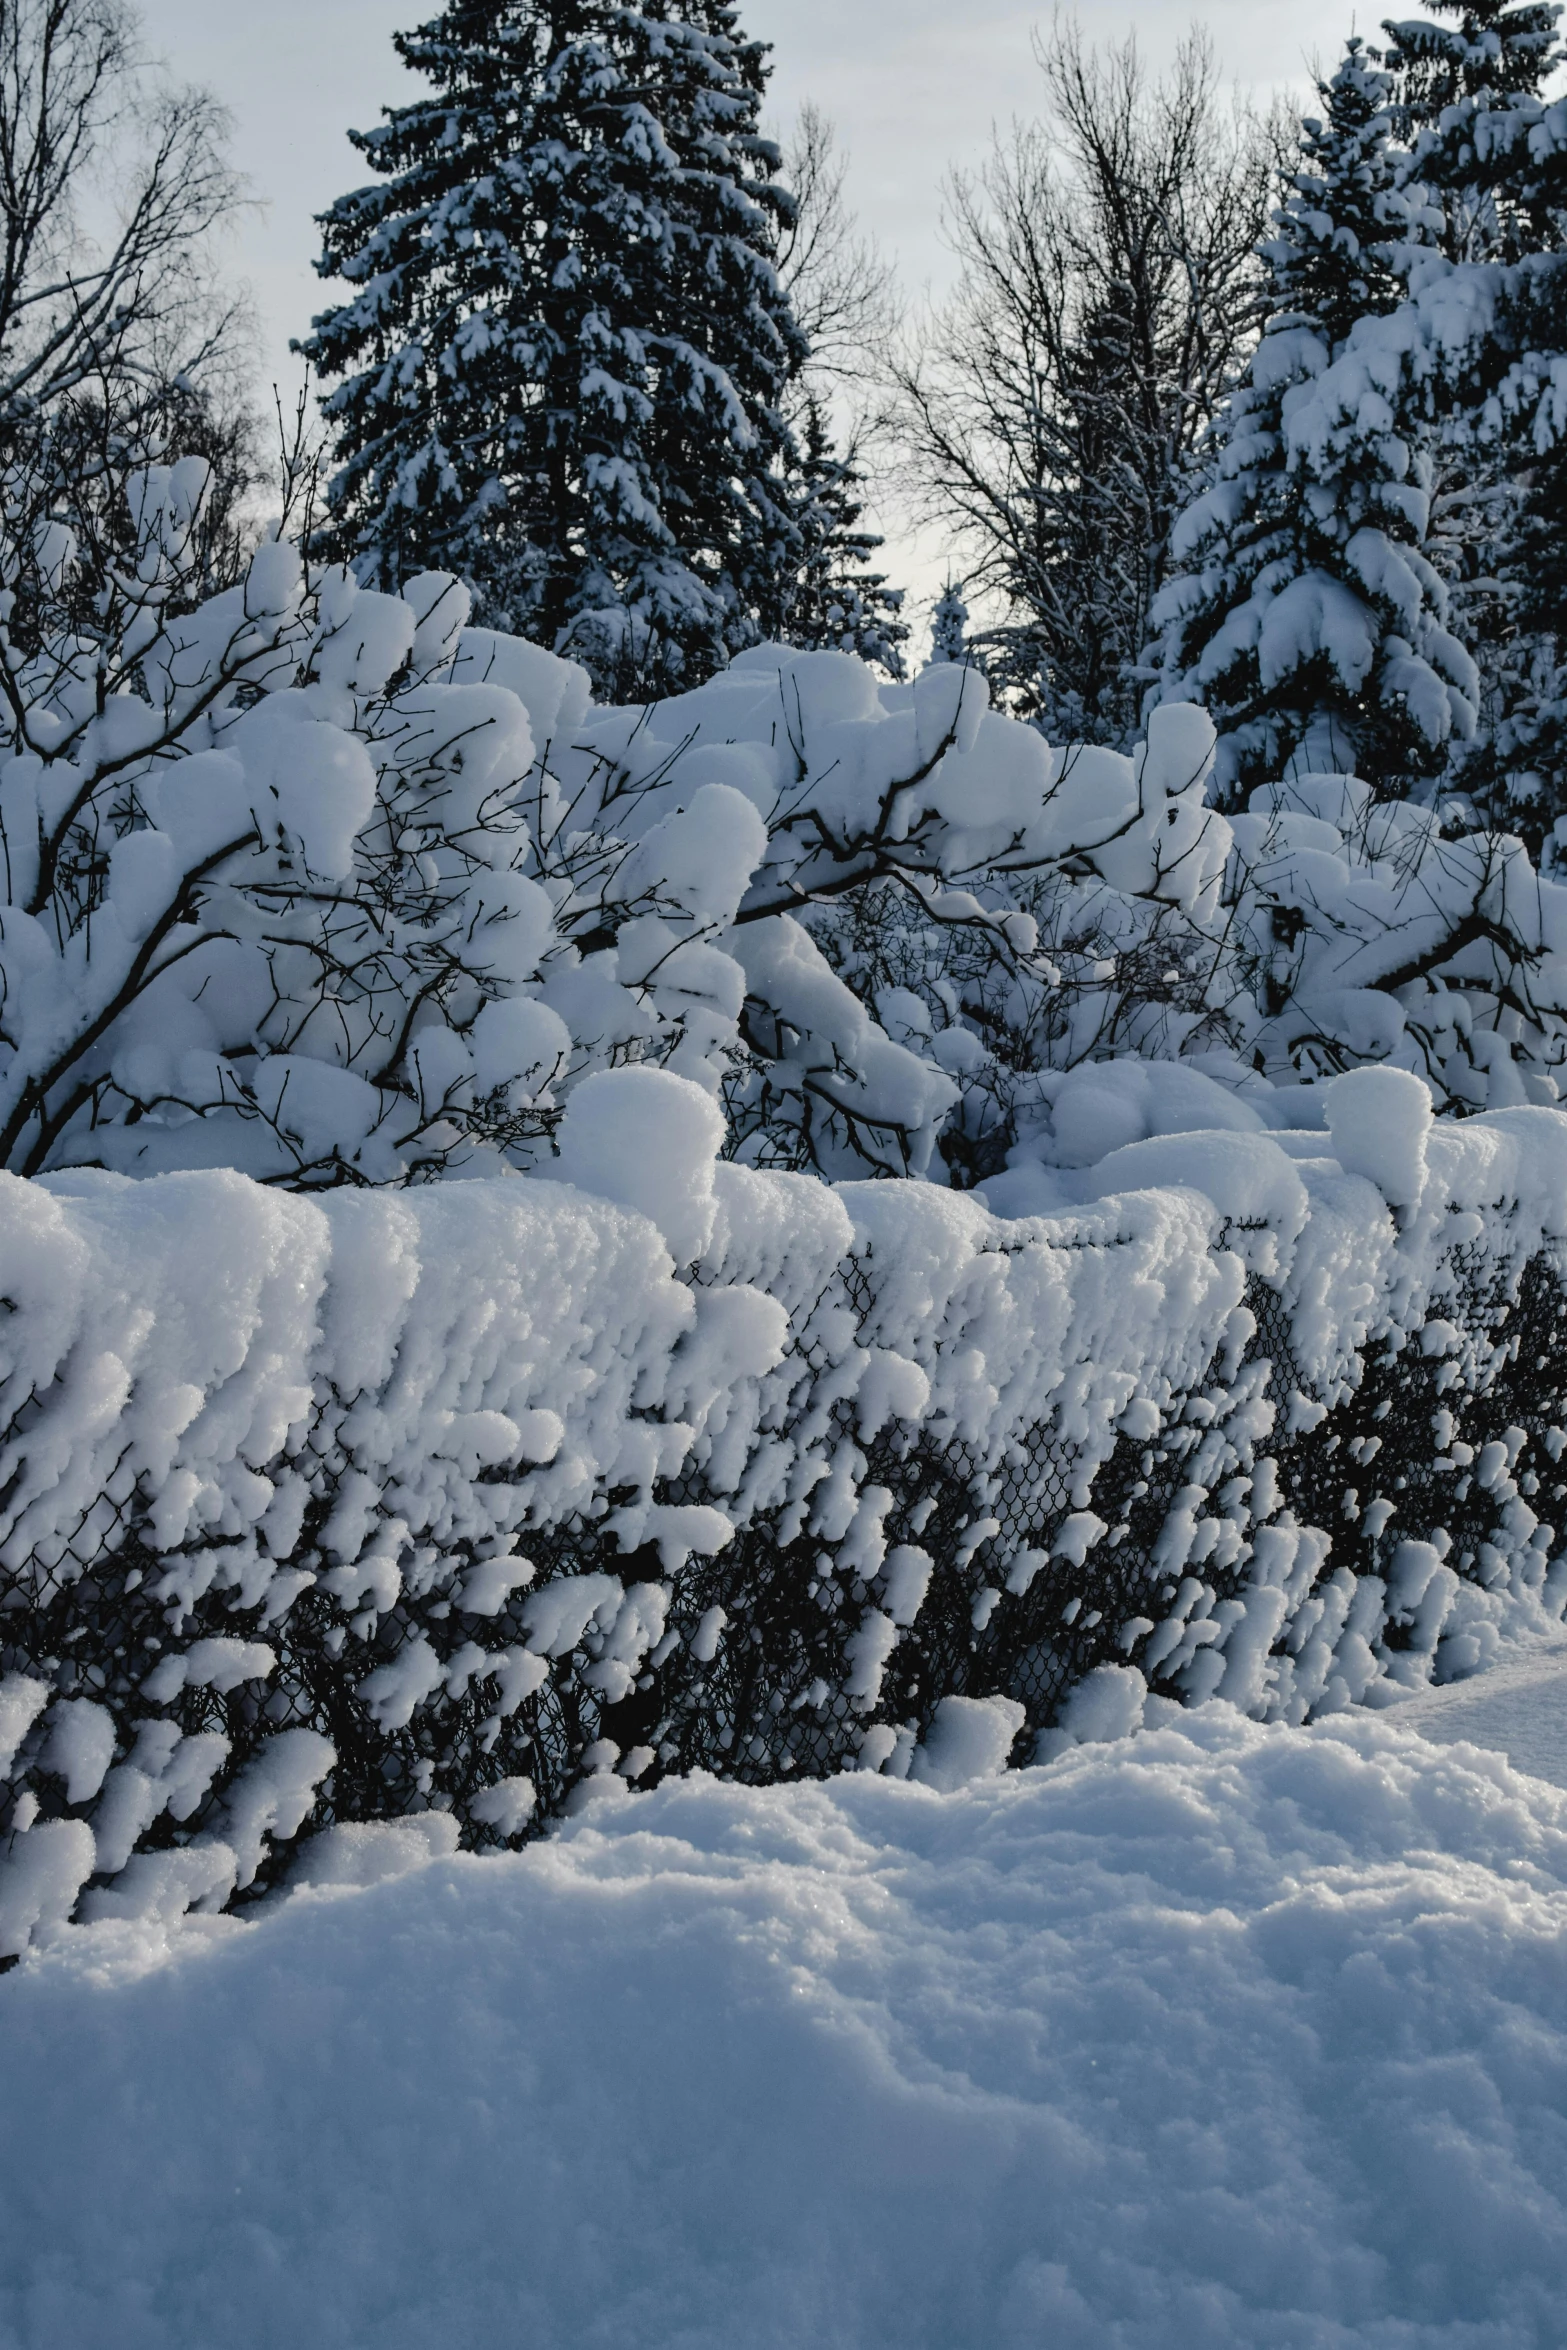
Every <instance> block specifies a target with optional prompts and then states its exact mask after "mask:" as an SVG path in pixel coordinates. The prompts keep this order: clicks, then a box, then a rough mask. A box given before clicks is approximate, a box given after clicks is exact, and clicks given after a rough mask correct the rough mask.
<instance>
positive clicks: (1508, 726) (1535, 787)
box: [1386, 0, 1567, 850]
mask: <svg viewBox="0 0 1567 2350" xmlns="http://www.w3.org/2000/svg"><path fill="white" fill-rule="evenodd" d="M1437 6H1438V7H1439V9H1441V12H1442V13H1443V14H1444V15H1445V16H1448V17H1453V18H1456V19H1457V22H1456V23H1451V24H1436V23H1431V22H1429V21H1425V20H1416V21H1411V22H1406V23H1399V24H1390V25H1388V26H1387V28H1386V30H1387V32H1388V34H1389V35H1390V46H1389V49H1388V52H1387V64H1388V66H1389V69H1390V71H1391V72H1392V73H1393V74H1394V75H1395V78H1396V88H1397V113H1398V118H1399V121H1400V123H1401V125H1402V126H1403V129H1404V132H1405V136H1406V137H1407V139H1408V141H1409V147H1410V154H1409V161H1408V165H1407V171H1408V175H1409V177H1410V178H1411V179H1415V178H1418V179H1419V180H1420V181H1421V182H1423V183H1424V184H1425V185H1426V186H1427V187H1428V188H1430V189H1431V190H1432V191H1433V192H1434V193H1435V194H1437V195H1438V196H1440V198H1441V201H1442V206H1443V225H1442V238H1441V241H1442V247H1443V251H1444V253H1445V255H1446V257H1447V258H1448V260H1449V261H1450V263H1451V264H1452V265H1453V266H1454V267H1456V268H1462V267H1464V266H1465V265H1468V264H1474V263H1480V264H1485V265H1488V266H1490V267H1491V268H1493V269H1494V268H1497V267H1500V268H1501V269H1502V270H1503V271H1504V272H1505V273H1506V275H1505V277H1504V281H1503V282H1504V284H1505V285H1507V286H1508V287H1509V294H1508V296H1507V297H1506V298H1504V300H1503V302H1502V304H1501V305H1500V307H1499V314H1498V318H1497V331H1495V332H1494V333H1493V334H1492V335H1491V336H1490V337H1489V338H1488V344H1487V347H1486V348H1484V349H1482V350H1479V351H1476V352H1474V353H1471V354H1467V355H1466V358H1467V360H1468V362H1469V364H1466V365H1465V367H1464V368H1463V369H1462V370H1461V371H1460V373H1459V375H1458V379H1457V382H1456V385H1455V386H1454V387H1452V388H1450V389H1449V391H1448V398H1447V413H1446V415H1445V418H1444V429H1443V440H1444V444H1445V445H1444V451H1443V459H1444V472H1445V474H1446V477H1447V479H1446V480H1445V481H1444V482H1443V483H1442V484H1441V485H1440V488H1441V490H1442V491H1444V492H1445V493H1446V494H1445V495H1439V497H1438V500H1437V525H1436V529H1437V538H1436V544H1435V546H1434V549H1433V551H1434V553H1435V554H1436V557H1437V560H1438V561H1439V563H1440V564H1441V566H1442V568H1443V570H1444V572H1445V573H1446V574H1447V576H1448V578H1449V580H1450V582H1451V588H1452V602H1453V612H1454V625H1455V628H1456V629H1457V630H1458V631H1459V633H1460V634H1461V635H1462V636H1463V638H1464V641H1465V643H1466V644H1467V645H1468V647H1469V649H1470V650H1471V651H1472V652H1473V654H1474V655H1475V657H1476V659H1477V661H1478V663H1479V667H1480V672H1481V725H1480V729H1479V733H1478V737H1477V740H1476V742H1475V745H1474V747H1473V749H1472V750H1471V751H1469V752H1468V753H1467V755H1465V756H1463V757H1462V758H1460V759H1459V760H1458V761H1456V762H1455V780H1456V781H1457V782H1458V783H1460V784H1461V785H1462V786H1463V787H1464V789H1465V790H1466V791H1467V792H1468V793H1469V794H1470V796H1471V797H1472V799H1473V800H1474V801H1475V802H1476V804H1477V805H1478V806H1479V808H1480V809H1481V810H1482V811H1483V812H1484V813H1485V814H1486V815H1487V816H1488V817H1489V818H1491V819H1492V820H1494V821H1497V822H1501V823H1503V824H1505V825H1506V827H1507V828H1508V829H1509V830H1512V831H1518V832H1521V833H1522V834H1523V835H1524V837H1525V838H1526V839H1527V840H1528V841H1529V843H1530V846H1531V848H1534V849H1536V850H1538V848H1539V847H1540V845H1541V843H1542V840H1543V837H1544V835H1545V834H1546V833H1548V832H1549V830H1550V827H1551V824H1552V822H1553V820H1554V818H1555V817H1556V816H1558V815H1560V814H1561V813H1562V812H1563V811H1564V810H1567V670H1564V669H1563V666H1562V661H1561V650H1562V647H1563V645H1564V643H1567V628H1564V618H1567V600H1564V599H1567V566H1564V564H1563V560H1562V556H1561V552H1560V543H1561V517H1562V513H1563V503H1562V501H1563V496H1564V493H1567V462H1564V460H1563V457H1562V455H1561V454H1560V452H1559V451H1552V450H1551V449H1550V447H1549V441H1548V436H1547V435H1546V434H1541V433H1538V432H1537V431H1536V429H1535V427H1536V424H1537V422H1538V419H1537V418H1536V417H1535V416H1534V415H1533V414H1532V413H1530V409H1529V403H1528V401H1527V399H1525V400H1523V401H1519V400H1517V399H1516V398H1512V399H1510V398H1507V397H1506V396H1505V376H1506V371H1507V369H1508V366H1509V363H1510V361H1512V360H1514V359H1515V358H1516V357H1517V355H1518V351H1519V347H1520V346H1522V347H1523V348H1524V349H1525V350H1527V349H1528V348H1529V346H1531V345H1532V346H1533V347H1534V349H1535V350H1541V349H1542V348H1543V350H1544V351H1545V352H1549V351H1550V350H1552V349H1553V348H1554V349H1555V350H1556V351H1561V350H1562V349H1563V347H1564V346H1567V275H1564V274H1563V269H1564V265H1563V263H1562V261H1560V260H1557V261H1555V262H1553V261H1552V260H1551V259H1550V258H1549V257H1550V256H1552V255H1557V256H1560V255H1561V254H1562V249H1563V246H1564V244H1567V218H1564V199H1567V185H1564V177H1563V172H1562V166H1561V161H1560V155H1559V134H1557V135H1555V136H1553V135H1552V131H1551V118H1550V116H1549V115H1548V114H1547V111H1546V108H1545V105H1544V102H1543V100H1542V96H1541V92H1542V90H1543V87H1544V84H1545V82H1546V80H1547V78H1548V76H1549V75H1550V73H1551V71H1552V69H1553V67H1554V65H1555V64H1556V63H1557V61H1558V59H1559V56H1560V50H1559V48H1558V44H1557V39H1556V23H1557V19H1558V17H1559V16H1560V13H1561V12H1560V9H1559V8H1557V7H1556V6H1555V5H1553V4H1548V0H1523V5H1520V6H1510V5H1507V4H1506V0H1470V4H1469V5H1459V4H1458V0H1437ZM1542 263H1543V266H1542ZM1534 365H1535V368H1536V369H1538V366H1539V363H1538V362H1535V363H1534ZM1525 372H1526V373H1527V372H1529V368H1528V363H1526V370H1525ZM1499 389H1502V390H1503V392H1504V397H1503V399H1502V400H1501V402H1500V403H1498V402H1497V401H1496V399H1495V394H1496V393H1497V391H1498V390H1499ZM1498 415H1500V416H1501V417H1502V419H1503V421H1504V425H1505V424H1509V423H1510V424H1511V426H1512V429H1511V430H1508V429H1504V430H1502V431H1501V432H1498V430H1497V420H1498Z"/></svg>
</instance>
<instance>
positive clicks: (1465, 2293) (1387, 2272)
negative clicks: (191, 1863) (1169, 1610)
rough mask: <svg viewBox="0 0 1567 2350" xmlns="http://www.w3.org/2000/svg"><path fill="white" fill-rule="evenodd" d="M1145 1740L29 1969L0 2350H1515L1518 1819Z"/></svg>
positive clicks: (93, 1951) (1544, 2216)
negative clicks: (844, 2349)
mask: <svg viewBox="0 0 1567 2350" xmlns="http://www.w3.org/2000/svg"><path fill="white" fill-rule="evenodd" d="M1171 1712H1172V1709H1169V1708H1165V1709H1163V1711H1162V1713H1161V1715H1160V1722H1159V1726H1158V1727H1156V1728H1151V1729H1149V1730H1145V1731H1144V1732H1143V1733H1142V1734H1141V1735H1139V1736H1138V1737H1136V1738H1133V1739H1130V1740H1122V1741H1120V1742H1119V1743H1112V1744H1108V1745H1106V1744H1098V1745H1092V1746H1084V1747H1080V1748H1078V1749H1076V1750H1075V1751H1074V1752H1073V1753H1072V1754H1071V1755H1069V1756H1068V1757H1067V1758H1065V1759H1064V1760H1063V1761H1061V1762H1058V1763H1056V1764H1054V1765H1052V1766H1051V1767H1050V1768H1049V1769H1047V1770H1030V1771H1022V1772H1012V1773H1009V1774H1007V1775H1005V1776H1003V1777H989V1778H983V1779H981V1780H979V1781H977V1782H975V1783H973V1784H971V1785H969V1786H966V1787H964V1788H963V1789H962V1790H961V1791H959V1792H958V1793H955V1794H948V1795H942V1794H939V1793H937V1792H935V1791H934V1790H932V1789H931V1788H929V1787H926V1786H920V1785H900V1784H896V1783H893V1782H889V1781H887V1780H886V1779H879V1778H875V1777H867V1776H865V1775H863V1774H860V1775H854V1776H851V1777H848V1778H840V1779H836V1780H833V1781H831V1782H828V1783H826V1784H820V1785H814V1786H800V1787H794V1788H788V1789H783V1788H773V1789H766V1790H758V1789H749V1788H742V1787H736V1786H724V1785H720V1784H718V1783H716V1782H713V1781H711V1780H700V1779H699V1780H696V1781H691V1782H685V1783H679V1784H672V1785H669V1786H666V1787H665V1788H663V1789H661V1790H659V1791H658V1792H656V1793H654V1794H652V1795H625V1794H622V1795H620V1796H619V1797H618V1798H617V1797H616V1796H615V1795H614V1794H613V1793H612V1792H611V1793H606V1794H604V1795H602V1796H601V1797H600V1798H599V1799H598V1800H596V1801H595V1802H593V1803H592V1804H591V1805H590V1806H589V1807H588V1809H587V1810H586V1812H585V1813H584V1814H583V1815H582V1816H581V1817H580V1818H578V1819H577V1820H575V1821H574V1822H572V1823H570V1824H569V1825H568V1826H567V1827H566V1829H565V1830H564V1831H563V1832H562V1833H561V1834H560V1835H559V1836H557V1837H553V1838H551V1839H549V1840H547V1841H546V1842H544V1843H541V1844H536V1845H534V1846H532V1847H531V1848H530V1849H529V1850H528V1851H526V1852H525V1853H522V1854H519V1855H516V1856H502V1857H500V1858H491V1859H475V1858H467V1857H463V1856H458V1857H456V1858H451V1859H444V1858H440V1857H436V1858H435V1859H434V1860H433V1861H431V1860H428V1859H427V1865H425V1866H424V1867H423V1868H422V1869H420V1870H418V1871H417V1873H414V1874H405V1875H403V1876H402V1878H401V1880H400V1881H399V1882H396V1883H385V1882H382V1883H379V1884H376V1883H374V1882H373V1880H374V1878H375V1877H376V1876H378V1875H380V1874H381V1873H382V1871H381V1867H380V1862H379V1859H378V1860H377V1862H376V1865H375V1866H374V1867H373V1868H366V1869H362V1870H360V1871H358V1872H357V1873H350V1874H348V1875H346V1876H345V1875H344V1873H343V1872H342V1871H341V1870H334V1871H333V1872H332V1878H331V1880H330V1883H331V1889H322V1890H319V1891H309V1892H301V1893H295V1894H291V1895H288V1896H285V1897H284V1898H283V1899H282V1900H281V1902H280V1903H279V1904H278V1905H277V1906H275V1907H273V1908H272V1909H271V1910H270V1911H268V1912H263V1913H262V1914H261V1915H260V1916H259V1917H258V1918H257V1920H256V1922H254V1923H244V1924H242V1923H236V1922H233V1921H229V1920H222V1919H215V1920H206V1921H199V1920H198V1921H196V1922H195V1923H194V1924H193V1925H188V1926H186V1927H185V1928H183V1929H181V1930H179V1931H178V1932H177V1933H175V1934H174V1935H173V1936H172V1937H171V1936H170V1934H169V1932H168V1930H167V1929H165V1928H163V1927H160V1926H157V1925H151V1924H148V1925H128V1924H125V1923H123V1922H117V1923H107V1922H106V1923H104V1924H101V1925H98V1926H95V1927H91V1928H88V1929H80V1928H75V1929H70V1930H69V1931H68V1932H67V1933H66V1934H65V1935H64V1936H63V1937H62V1938H60V1939H58V1940H57V1941H56V1942H55V1943H54V1944H53V1945H52V1946H51V1948H50V1949H49V1950H48V1951H47V1952H43V1953H39V1954H38V1955H37V1956H35V1957H34V1958H32V1959H30V1960H28V1961H27V1962H26V1963H25V1964H24V1967H23V1968H22V1970H21V1971H20V1972H18V1973H15V1974H13V1975H12V1976H11V1977H9V1978H8V1979H7V1980H6V1981H5V1982H4V1983H3V1984H0V2070H3V2073H4V2078H5V2081H6V2088H7V2103H8V2107H9V2110H10V2111H11V2112H12V2113H13V2114H17V2113H25V2114H26V2115H27V2116H28V2126H27V2128H26V2130H25V2131H23V2130H19V2129H13V2130H10V2131H8V2132H6V2133H5V2135H4V2137H3V2139H0V2342H4V2343H5V2344H6V2345H7V2350H12V2346H14V2350H67V2346H69V2350H206V2345H208V2344H210V2343H213V2342H216V2341H225V2342H234V2343H237V2344H246V2345H249V2344H255V2345H258V2346H259V2345H260V2344H262V2343H271V2342H277V2341H284V2340H293V2339H297V2340H301V2341H308V2342H310V2343H311V2344H312V2345H319V2346H320V2350H337V2346H341V2350H350V2346H353V2350H358V2346H359V2345H361V2344H363V2343H366V2342H369V2341H375V2342H376V2343H378V2344H383V2345H385V2346H386V2350H400V2346H402V2345H407V2346H408V2350H414V2346H416V2345H417V2350H426V2345H428V2344H430V2343H432V2342H436V2341H440V2342H451V2343H468V2342H475V2343H476V2342H480V2341H490V2340H496V2341H503V2340H504V2341H512V2340H516V2341H522V2340H526V2341H529V2342H537V2343H540V2344H551V2345H556V2344H558V2345H562V2346H564V2345H567V2344H570V2345H573V2346H576V2345H586V2344H596V2343H604V2344H611V2343H613V2344H615V2345H617V2346H624V2345H635V2346H636V2350H676V2345H679V2346H680V2350H732V2345H733V2344H734V2343H736V2342H737V2341H743V2342H745V2343H746V2344H747V2345H751V2346H754V2350H799V2346H800V2345H801V2344H803V2343H808V2342H809V2343H833V2344H840V2343H841V2344H850V2343H852V2344H854V2345H855V2350H883V2346H885V2350H894V2346H896V2350H970V2346H972V2350H997V2346H1002V2350H1004V2346H1006V2345H1012V2344H1016V2345H1019V2346H1021V2345H1023V2344H1028V2345H1031V2346H1032V2345H1037V2344H1040V2343H1049V2344H1051V2345H1052V2346H1055V2345H1063V2346H1064V2345H1073V2346H1077V2345H1080V2346H1081V2350H1099V2346H1100V2345H1105V2344H1111V2343H1114V2344H1116V2345H1118V2346H1124V2350H1274V2346H1276V2350H1287V2346H1288V2350H1294V2346H1296V2345H1300V2344H1305V2343H1311V2344H1333V2345H1336V2346H1341V2350H1392V2346H1393V2345H1395V2344H1396V2345H1397V2346H1398V2350H1478V2346H1479V2345H1482V2344H1483V2345H1484V2346H1485V2350H1540V2345H1543V2344H1545V2343H1548V2342H1553V2341H1556V2340H1558V2339H1559V2338H1560V2288H1561V2279H1562V2276H1563V2274H1564V2271H1567V2193H1564V2187H1563V2181H1564V2178H1567V2164H1564V2160H1563V2154H1564V2146H1563V2124H1562V2083H1563V2080H1564V2078H1567V1982H1564V1977H1563V1972H1562V1968H1561V1964H1560V1952H1561V1948H1562V1938H1563V1935H1564V1934H1567V1797H1564V1796H1562V1795H1561V1794H1559V1793H1558V1792H1557V1791H1556V1790H1555V1789H1554V1788H1548V1787H1546V1786H1544V1785H1542V1784H1541V1783H1539V1782H1537V1781H1532V1780H1528V1779H1524V1778H1520V1777H1518V1776H1516V1775H1515V1774H1514V1773H1513V1772H1512V1771H1511V1770H1510V1769H1509V1768H1508V1766H1507V1765H1506V1764H1505V1763H1504V1762H1503V1761H1502V1760H1501V1759H1500V1757H1497V1756H1494V1755H1486V1754H1481V1753H1477V1752H1476V1751H1475V1750H1473V1749H1472V1748H1457V1749H1438V1748H1434V1747H1431V1746H1428V1745H1426V1744H1424V1743H1423V1742H1422V1741H1421V1740H1419V1739H1418V1738H1416V1737H1414V1736H1412V1735H1410V1734H1408V1733H1406V1732H1403V1731H1401V1730H1399V1729H1398V1728H1397V1727H1395V1726H1389V1725H1387V1724H1386V1723H1384V1722H1379V1721H1376V1720H1373V1719H1370V1718H1368V1717H1366V1716H1364V1715H1361V1716H1358V1717H1356V1718H1354V1719H1352V1720H1350V1721H1346V1722H1339V1723H1333V1724H1329V1725H1326V1726H1324V1727H1322V1728H1320V1729H1312V1730H1306V1731H1292V1730H1286V1729H1271V1730H1270V1729H1260V1728H1257V1727H1255V1726H1254V1725H1251V1724H1248V1723H1246V1722H1245V1721H1243V1720H1242V1719H1241V1718H1240V1717H1239V1716H1237V1715H1236V1714H1234V1713H1233V1712H1232V1711H1230V1710H1229V1709H1227V1708H1224V1707H1216V1708H1209V1709H1206V1710H1204V1711H1202V1712H1200V1713H1196V1714H1189V1715H1186V1716H1184V1717H1183V1716H1178V1715H1177V1716H1175V1717H1174V1718H1173V1719H1172V1718H1171ZM404 1857H405V1858H406V1856H404ZM354 1882H357V1883H361V1884H370V1885H371V1888H372V1889H370V1890H367V1891H348V1890H342V1889H339V1888H341V1887H343V1886H345V1885H347V1884H349V1883H354Z"/></svg>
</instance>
